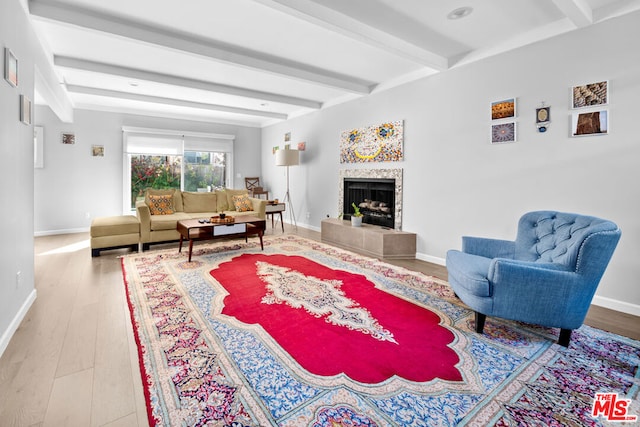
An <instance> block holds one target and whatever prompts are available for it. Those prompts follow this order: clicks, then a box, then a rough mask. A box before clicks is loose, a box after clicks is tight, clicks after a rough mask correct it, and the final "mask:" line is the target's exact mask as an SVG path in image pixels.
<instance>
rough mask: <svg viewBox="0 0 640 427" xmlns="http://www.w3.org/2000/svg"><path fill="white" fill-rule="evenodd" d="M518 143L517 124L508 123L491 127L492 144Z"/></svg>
mask: <svg viewBox="0 0 640 427" xmlns="http://www.w3.org/2000/svg"><path fill="white" fill-rule="evenodd" d="M515 141H516V123H515V122H506V123H499V124H495V125H491V143H492V144H506V143H509V142H515Z"/></svg>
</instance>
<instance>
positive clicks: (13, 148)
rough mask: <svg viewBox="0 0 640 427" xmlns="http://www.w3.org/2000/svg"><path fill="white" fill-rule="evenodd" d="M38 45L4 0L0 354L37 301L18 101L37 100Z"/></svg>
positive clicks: (14, 4) (25, 140) (28, 160)
mask: <svg viewBox="0 0 640 427" xmlns="http://www.w3.org/2000/svg"><path fill="white" fill-rule="evenodd" d="M36 46H37V41H36V38H35V34H34V33H33V31H32V30H31V26H30V24H29V22H28V19H27V16H26V13H25V12H24V10H23V9H22V6H21V5H20V4H19V2H18V1H17V0H11V1H7V0H3V1H2V2H0V49H1V56H0V58H1V59H0V63H1V64H2V67H1V68H0V70H1V74H2V77H0V158H1V159H2V169H3V170H2V179H0V204H1V205H2V207H3V209H2V220H1V221H0V236H2V245H0V355H1V354H2V352H3V351H4V349H5V348H6V346H7V344H8V343H9V340H10V339H11V336H12V335H13V332H15V329H16V328H17V327H18V325H19V322H20V320H21V319H22V317H23V316H24V314H26V311H27V309H28V308H29V306H30V305H31V303H32V302H33V300H34V299H35V289H34V277H33V276H34V274H33V255H34V253H33V127H32V126H29V125H25V124H23V123H21V122H20V109H19V103H20V95H26V96H27V97H28V98H29V99H31V100H32V101H33V99H34V98H33V92H34V91H33V82H34V64H35V62H36V52H37V49H36V48H35V47H36ZM5 47H8V48H10V49H11V50H12V51H13V53H14V54H15V56H16V57H17V59H18V73H19V75H18V79H19V80H18V87H12V86H10V85H9V84H8V83H7V82H6V81H5V80H4V48H5ZM18 272H20V280H19V281H18V280H17V273H18Z"/></svg>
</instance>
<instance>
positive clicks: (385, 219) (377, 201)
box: [343, 178, 396, 228]
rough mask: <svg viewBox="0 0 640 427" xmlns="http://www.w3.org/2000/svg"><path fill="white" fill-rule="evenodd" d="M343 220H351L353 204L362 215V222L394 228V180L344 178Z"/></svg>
mask: <svg viewBox="0 0 640 427" xmlns="http://www.w3.org/2000/svg"><path fill="white" fill-rule="evenodd" d="M343 182H344V193H343V194H344V199H343V200H344V202H343V203H344V206H343V212H344V214H343V217H344V219H349V218H351V214H352V213H353V206H352V205H351V204H352V203H354V204H355V205H356V206H358V207H359V208H360V212H361V213H362V214H363V215H364V216H363V218H362V222H364V223H367V224H372V225H380V226H382V227H388V228H393V227H394V206H395V187H396V184H395V180H394V179H384V178H344V181H343Z"/></svg>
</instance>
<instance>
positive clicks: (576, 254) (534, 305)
mask: <svg viewBox="0 0 640 427" xmlns="http://www.w3.org/2000/svg"><path fill="white" fill-rule="evenodd" d="M620 234H621V233H620V229H619V228H618V226H617V225H616V224H614V223H613V222H611V221H606V220H603V219H599V218H595V217H591V216H584V215H578V214H572V213H562V212H550V211H538V212H529V213H526V214H524V215H523V216H522V218H520V222H519V223H518V232H517V236H516V240H515V241H508V240H496V239H485V238H479V237H468V236H464V237H463V238H462V251H457V250H450V251H448V252H447V270H448V273H449V283H450V284H451V286H452V288H453V290H454V292H455V293H456V295H457V296H458V297H459V298H460V299H461V300H462V301H463V302H464V303H465V304H467V305H468V306H469V307H470V308H471V309H472V310H474V311H475V313H476V314H475V316H476V317H475V321H476V332H478V333H482V330H483V328H484V323H485V320H486V316H494V317H501V318H505V319H511V320H517V321H521V322H526V323H533V324H537V325H542V326H546V327H555V328H560V337H559V340H558V344H560V345H563V346H565V347H568V346H569V342H570V340H571V331H572V330H573V329H577V328H579V327H580V326H581V325H582V322H583V321H584V318H585V317H586V315H587V311H588V310H589V306H590V304H591V300H592V299H593V295H594V294H595V292H596V288H597V287H598V284H599V283H600V279H601V278H602V275H603V274H604V271H605V269H606V267H607V264H608V263H609V260H610V259H611V256H612V255H613V251H614V249H615V247H616V245H617V244H618V241H619V240H620Z"/></svg>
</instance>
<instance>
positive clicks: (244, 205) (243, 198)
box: [233, 194, 253, 212]
mask: <svg viewBox="0 0 640 427" xmlns="http://www.w3.org/2000/svg"><path fill="white" fill-rule="evenodd" d="M233 206H234V207H235V208H236V211H238V212H248V211H252V210H253V203H251V200H249V196H248V195H247V194H241V195H238V196H233Z"/></svg>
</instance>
